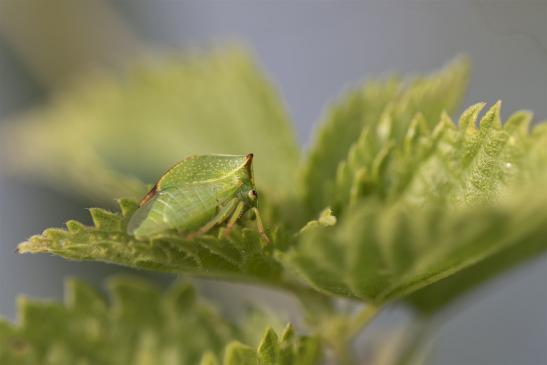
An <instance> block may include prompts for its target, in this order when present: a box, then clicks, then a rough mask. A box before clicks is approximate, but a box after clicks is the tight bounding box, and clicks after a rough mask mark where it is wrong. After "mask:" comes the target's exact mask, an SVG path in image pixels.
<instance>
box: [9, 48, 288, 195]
mask: <svg viewBox="0 0 547 365" xmlns="http://www.w3.org/2000/svg"><path fill="white" fill-rule="evenodd" d="M19 119H20V120H17V121H14V123H9V125H8V128H7V129H3V130H2V132H1V133H0V136H1V137H2V139H1V142H0V145H1V146H2V147H4V148H6V151H9V153H4V154H3V156H4V157H6V158H12V160H11V161H8V162H11V163H10V165H11V167H12V168H13V169H15V170H17V171H20V172H24V173H27V174H31V175H33V176H36V175H37V176H39V177H41V178H45V179H47V180H48V181H49V182H51V183H52V184H53V185H54V186H55V187H58V188H60V189H65V190H66V189H67V188H68V189H72V190H73V191H75V192H77V193H78V194H87V195H91V196H93V197H95V198H100V199H102V201H111V199H113V198H117V197H119V196H126V197H133V198H140V197H141V196H142V194H144V193H145V191H144V190H145V189H144V187H143V185H142V183H140V182H139V180H138V179H136V178H134V177H138V178H140V180H141V181H146V182H149V183H151V182H153V181H154V180H155V179H157V178H158V177H159V176H161V174H162V172H164V171H165V170H166V169H167V168H169V167H170V166H172V165H173V164H174V163H176V162H178V161H180V160H182V159H183V158H185V157H187V156H190V155H196V154H211V153H224V154H246V153H250V152H253V153H254V154H255V156H256V164H255V176H256V182H257V185H258V187H259V190H260V191H261V192H264V193H265V195H267V196H268V197H269V198H270V199H276V198H278V197H279V196H283V195H284V194H285V193H287V192H288V191H290V189H291V188H292V186H293V176H294V174H295V170H296V166H297V163H298V154H299V152H298V147H297V145H296V140H295V138H294V135H293V132H292V127H291V125H290V123H289V122H288V117H287V115H286V113H285V111H284V110H283V107H282V105H281V102H280V101H279V98H278V96H277V95H276V92H275V91H274V90H273V88H272V86H271V85H270V83H269V82H268V81H267V80H266V79H265V77H264V76H263V74H262V73H261V71H260V70H259V69H258V68H257V66H256V65H255V64H254V62H253V61H252V60H251V59H250V57H249V56H248V55H247V53H245V52H242V51H241V50H240V49H238V48H231V49H225V50H221V51H214V52H211V53H210V54H205V55H194V56H191V57H184V58H182V57H177V56H172V57H166V58H165V59H163V60H159V61H157V62H155V63H152V62H149V63H148V64H146V65H143V66H141V67H140V68H137V67H135V68H134V69H133V70H132V71H130V72H128V73H127V74H126V75H124V76H123V77H120V78H114V77H111V76H108V75H90V76H88V77H86V78H84V80H82V83H81V84H79V86H77V87H73V88H71V89H70V90H67V91H66V92H65V93H63V94H61V95H58V96H57V97H56V98H55V99H54V100H53V101H52V102H51V103H50V104H49V105H48V106H46V107H44V108H41V109H38V110H35V111H34V112H32V113H31V114H28V115H25V116H22V117H21V118H19ZM11 156H13V157H11Z"/></svg>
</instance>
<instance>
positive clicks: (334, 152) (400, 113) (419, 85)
mask: <svg viewBox="0 0 547 365" xmlns="http://www.w3.org/2000/svg"><path fill="white" fill-rule="evenodd" d="M467 78H468V64H467V62H466V61H465V60H463V59H460V60H457V61H455V62H453V63H452V64H450V65H449V66H447V67H446V68H445V69H444V70H442V71H440V72H439V73H437V74H433V75H431V76H429V77H426V78H418V79H416V80H414V81H409V82H407V83H400V82H397V81H394V80H391V81H389V82H386V83H371V84H369V85H367V86H365V87H364V88H363V89H361V90H357V91H355V92H353V93H351V94H350V95H349V96H348V97H346V98H344V99H343V101H342V102H341V103H340V104H339V105H337V106H335V107H334V108H333V109H332V110H331V112H330V114H329V116H328V117H327V119H326V121H325V122H324V123H323V125H322V127H321V129H320V130H319V133H318V135H317V138H316V141H315V143H314V144H313V146H312V148H311V150H310V152H309V156H308V159H307V161H306V163H305V165H304V166H303V174H302V181H303V188H302V189H303V194H304V197H303V200H304V204H305V205H306V218H308V219H310V218H311V217H313V216H315V215H316V214H317V213H318V212H319V211H320V210H321V209H323V208H325V207H327V206H328V205H330V204H332V201H333V199H332V198H333V194H335V193H336V192H337V191H339V189H340V187H339V186H336V184H337V182H336V179H335V178H334V176H336V175H337V171H338V174H343V172H340V169H344V160H345V159H346V158H347V156H348V153H349V154H350V155H351V154H352V153H353V152H352V150H354V149H355V148H357V147H355V144H356V143H357V144H358V145H359V144H363V143H364V142H363V141H361V142H359V140H360V139H361V140H362V139H365V140H366V146H365V147H364V148H365V149H368V150H370V153H372V154H374V155H376V154H377V153H378V152H379V151H382V150H385V149H386V148H388V146H389V145H388V143H390V141H393V142H396V143H398V142H401V140H402V138H403V135H404V133H405V131H406V130H407V128H408V124H409V123H410V120H411V119H412V117H414V115H415V114H416V113H417V112H421V113H422V114H423V115H424V117H425V118H426V120H428V121H429V123H435V122H436V121H437V120H438V118H439V116H440V114H441V112H442V111H443V110H448V111H453V110H454V109H455V108H456V107H457V105H458V104H459V102H460V100H461V98H462V96H463V92H464V90H465V88H466V86H467ZM363 134H368V135H365V136H364V135H363ZM360 135H361V137H359V136H360ZM380 162H381V161H380ZM370 173H371V171H367V170H364V171H362V178H363V179H365V180H366V179H367V174H370ZM338 179H339V178H338Z"/></svg>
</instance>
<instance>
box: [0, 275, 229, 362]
mask: <svg viewBox="0 0 547 365" xmlns="http://www.w3.org/2000/svg"><path fill="white" fill-rule="evenodd" d="M108 289H109V292H110V294H111V296H112V304H108V302H107V301H106V300H105V298H103V297H102V295H100V294H99V293H98V292H96V291H95V290H94V289H93V288H91V287H89V286H88V285H86V284H84V283H82V282H80V281H76V280H71V281H69V282H68V284H67V288H66V291H67V298H68V299H67V302H66V303H65V304H61V303H52V302H35V301H30V300H28V299H26V298H23V299H21V300H20V301H19V305H18V308H19V315H18V316H19V321H18V322H19V323H18V324H17V325H16V326H11V325H9V326H7V325H3V326H0V333H2V335H4V336H5V337H4V339H3V340H2V341H0V362H1V363H2V364H6V365H8V364H21V363H23V364H34V365H37V364H51V365H53V364H55V365H60V364H160V363H162V364H192V363H197V362H198V361H199V359H200V358H201V356H202V354H203V353H204V352H205V351H206V350H208V351H210V352H214V353H216V354H220V353H221V351H222V349H223V346H224V345H225V344H226V343H227V342H229V341H231V340H233V339H235V338H238V337H237V336H238V335H237V333H238V330H237V328H236V327H235V326H234V325H233V324H230V323H228V322H226V321H225V320H224V319H223V318H222V317H221V316H220V315H219V314H218V313H217V312H216V311H215V310H214V309H212V307H211V306H210V305H208V304H207V303H205V302H204V301H202V300H198V299H197V298H196V296H195V293H194V291H193V289H192V288H191V287H190V286H188V285H187V284H184V283H177V284H175V285H173V286H172V287H171V288H170V289H169V290H168V291H167V292H165V293H161V292H160V291H159V290H158V288H156V287H154V286H152V285H150V284H149V283H147V282H144V281H139V280H137V279H134V278H131V279H130V278H122V277H119V278H114V279H112V280H110V281H109V283H108ZM4 327H5V328H7V329H8V330H9V331H10V332H8V333H7V335H6V334H5V331H4V330H2V329H3V328H4Z"/></svg>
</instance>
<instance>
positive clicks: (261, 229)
mask: <svg viewBox="0 0 547 365" xmlns="http://www.w3.org/2000/svg"><path fill="white" fill-rule="evenodd" d="M253 212H254V214H255V217H256V228H257V229H258V233H260V235H261V236H262V239H263V240H264V241H265V242H266V243H270V239H269V238H268V236H267V235H266V232H264V225H263V224H262V218H260V213H259V212H258V209H257V208H256V207H253Z"/></svg>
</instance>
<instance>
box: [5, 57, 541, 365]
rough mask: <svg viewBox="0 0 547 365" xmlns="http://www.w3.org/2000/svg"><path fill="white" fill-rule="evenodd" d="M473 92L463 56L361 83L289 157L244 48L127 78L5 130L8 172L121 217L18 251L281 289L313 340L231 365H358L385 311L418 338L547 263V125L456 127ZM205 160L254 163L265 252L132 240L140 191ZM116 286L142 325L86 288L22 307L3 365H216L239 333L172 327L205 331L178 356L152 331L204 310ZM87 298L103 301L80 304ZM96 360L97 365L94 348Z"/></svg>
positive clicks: (218, 238)
mask: <svg viewBox="0 0 547 365" xmlns="http://www.w3.org/2000/svg"><path fill="white" fill-rule="evenodd" d="M467 79H468V65H467V62H466V60H465V59H458V60H456V61H454V62H452V63H451V64H450V65H448V66H446V67H445V68H444V69H443V70H441V71H439V72H438V73H435V74H432V75H431V76H427V77H419V78H415V79H400V78H392V79H389V80H387V81H373V82H368V83H367V84H365V85H364V86H361V87H358V88H356V89H354V90H352V91H350V92H348V93H347V95H345V96H344V97H343V98H342V99H341V100H340V102H339V103H337V104H335V105H334V106H332V107H331V109H330V112H329V113H328V114H327V116H326V118H325V120H324V121H323V122H322V125H321V128H320V130H319V132H318V134H317V138H316V139H315V142H314V143H313V144H312V146H311V148H310V150H309V151H308V152H307V153H306V154H305V155H304V156H303V157H300V152H299V150H298V148H297V145H296V142H295V139H294V136H293V135H292V132H291V127H290V122H289V120H288V118H287V116H286V113H285V112H284V111H283V108H282V106H281V103H280V102H279V100H278V98H277V96H276V94H275V92H274V91H273V89H272V87H271V86H270V85H269V83H268V82H267V81H266V80H265V78H264V77H263V76H262V75H261V73H260V72H259V71H258V69H257V68H256V66H255V65H254V63H253V62H252V61H251V60H250V59H249V58H248V57H247V56H246V55H245V53H244V52H241V51H240V50H238V49H229V50H227V51H217V52H214V53H212V54H208V55H196V56H193V57H191V58H189V59H184V60H181V59H179V58H177V57H175V58H172V59H170V60H168V61H165V62H160V63H159V64H155V65H152V66H142V67H140V68H137V69H135V70H134V71H133V72H132V73H129V74H128V75H127V76H126V77H125V78H123V79H119V80H114V79H111V78H108V77H106V76H102V77H95V78H93V79H92V80H90V82H89V83H87V84H86V85H85V86H83V87H80V88H76V89H75V90H72V91H71V93H70V94H68V95H61V96H59V98H58V99H56V100H55V101H54V102H52V104H51V105H50V106H48V107H46V108H45V109H43V110H39V111H37V112H35V113H32V114H30V115H27V116H25V117H23V118H22V119H23V120H21V121H20V123H17V124H12V126H11V127H10V128H9V129H8V130H5V131H3V133H2V135H3V136H8V138H7V139H6V140H5V141H3V144H4V145H6V146H7V147H8V148H9V150H10V151H11V152H12V154H13V155H16V156H17V163H16V164H13V166H12V167H13V168H14V170H16V171H18V172H22V173H25V174H30V175H32V176H36V175H37V176H40V177H43V178H45V179H46V180H48V181H50V182H52V183H53V184H54V186H56V187H60V188H63V189H70V190H71V191H73V192H76V193H79V194H84V195H88V196H90V197H93V198H95V199H99V200H101V201H108V200H109V199H112V198H115V197H118V196H120V195H124V196H125V198H123V199H119V200H118V204H119V209H117V211H116V212H111V211H108V210H104V209H99V208H93V209H91V210H90V212H91V216H92V219H93V225H92V226H85V225H83V224H81V223H79V222H76V221H69V222H67V224H66V226H67V228H66V229H56V228H52V229H48V230H46V231H44V232H43V233H42V234H41V235H37V236H33V237H31V238H30V239H29V240H28V241H27V242H24V243H22V244H20V245H19V252H21V253H27V252H28V253H51V254H55V255H59V256H62V257H65V258H67V259H72V260H97V261H105V262H110V263H116V264H121V265H125V266H129V267H133V268H140V269H148V270H156V271H165V272H173V273H184V274H189V275H194V276H202V277H209V278H214V279H218V280H224V279H230V280H239V281H242V282H249V283H254V284H258V285H266V286H270V287H274V288H279V289H281V290H285V291H288V292H289V293H292V294H294V295H295V296H296V297H297V298H298V299H299V300H300V301H301V303H302V304H303V305H302V307H303V310H304V312H305V318H306V321H307V325H306V328H304V329H302V330H303V331H304V332H306V333H307V336H308V337H298V336H296V335H294V334H292V329H288V330H285V332H284V333H283V334H281V335H280V336H279V335H278V334H276V333H275V332H274V331H272V330H267V332H266V335H264V337H263V339H262V342H261V343H260V344H259V345H258V350H254V349H252V348H251V347H247V346H244V345H241V344H240V343H237V344H236V343H232V344H230V345H228V347H227V348H226V350H225V351H224V352H223V353H224V355H223V356H224V363H225V364H289V363H295V364H296V363H297V364H314V363H319V362H320V359H321V355H320V354H325V353H328V352H332V353H334V354H335V356H336V358H337V359H338V361H339V362H340V363H344V364H352V363H354V362H355V361H357V360H356V359H354V358H353V355H352V351H351V342H352V340H353V338H354V336H355V335H356V334H357V333H359V332H360V331H361V330H362V329H363V327H365V326H366V325H367V324H368V323H369V322H370V321H371V320H372V319H373V318H374V316H375V315H376V314H377V313H378V312H379V311H380V310H382V309H383V308H385V307H386V306H387V305H389V304H391V303H394V302H402V303H405V304H407V305H408V306H410V307H411V308H413V309H414V310H415V311H416V313H417V314H416V321H417V322H421V323H426V322H427V319H428V318H432V317H433V316H435V315H436V314H437V313H439V312H441V311H442V310H443V309H444V308H446V307H447V306H449V305H450V304H452V303H454V302H455V301H456V300H457V299H459V298H461V297H462V296H463V295H465V294H466V293H467V292H469V291H470V290H471V289H473V288H475V287H476V286H478V285H479V284H481V283H482V282H484V281H485V280H486V279H488V278H490V277H492V276H494V275H496V274H498V273H499V272H501V271H504V270H507V269H509V268H511V267H513V266H515V265H517V264H519V263H521V262H523V261H525V260H527V259H530V258H532V257H534V256H537V255H539V254H540V253H542V252H544V251H545V250H546V249H547V240H545V237H547V209H546V208H547V197H546V196H545V194H543V193H542V190H543V189H544V186H545V184H546V183H547V148H546V147H545V146H547V128H546V127H547V124H545V123H540V124H537V125H536V126H534V127H533V128H530V126H529V123H530V121H531V114H530V113H528V112H517V113H515V114H513V115H511V116H510V117H509V118H508V119H507V120H506V121H505V123H502V121H501V117H500V103H496V104H495V105H493V106H491V107H490V108H489V109H488V110H487V111H486V112H484V113H483V114H482V116H480V113H481V111H482V109H483V108H484V106H485V105H484V104H482V103H481V104H476V105H473V106H471V107H469V108H468V109H466V110H465V111H464V112H463V113H462V114H461V116H460V117H459V118H458V119H457V121H456V122H453V121H452V119H451V117H450V115H452V114H453V113H454V111H455V110H456V108H457V107H458V105H459V103H460V101H461V99H462V95H463V93H464V90H465V88H466V85H467ZM151 121H153V122H154V123H151ZM45 131H47V134H45V133H44V132H45ZM45 135H47V137H46V138H44V136H45ZM28 146H32V149H30V148H27V147H28ZM213 152H223V153H235V154H243V153H247V152H253V153H254V154H255V158H256V161H255V169H256V171H255V176H256V184H257V189H258V190H259V191H260V193H261V199H262V200H261V211H262V213H263V214H264V221H265V226H266V227H269V229H268V235H269V237H271V241H272V242H271V244H270V245H265V244H264V243H263V242H262V241H261V238H260V236H259V234H258V233H257V232H256V230H255V229H254V228H247V227H245V226H241V227H240V228H238V229H234V231H233V232H232V234H231V235H230V236H229V237H224V236H223V235H222V234H221V232H212V233H211V234H208V235H204V236H201V237H198V238H196V239H193V240H187V239H185V237H182V236H180V235H177V234H174V233H172V232H170V233H166V234H164V235H163V236H161V237H158V238H154V239H152V240H147V239H141V240H137V239H136V238H135V237H133V236H131V235H129V234H127V223H128V220H129V218H130V217H131V215H132V213H133V212H134V211H135V209H136V208H137V202H136V199H137V198H139V197H140V196H141V195H142V194H143V193H144V192H145V191H146V189H145V184H144V183H141V182H140V181H141V179H142V181H146V182H153V180H154V179H155V178H157V177H158V176H159V175H160V173H161V172H162V170H164V169H165V168H167V167H168V166H169V165H170V164H172V163H173V162H175V161H176V160H178V159H180V158H181V157H184V156H185V155H190V154H197V153H213ZM221 230H222V228H221ZM125 283H126V284H124V285H127V286H128V287H131V288H134V287H135V288H137V289H135V290H133V289H131V290H129V291H130V293H129V294H128V295H130V296H133V297H134V298H135V299H136V300H135V301H133V302H132V303H131V304H128V307H127V311H129V312H131V313H132V316H133V318H135V320H136V321H135V324H134V326H135V327H133V328H129V329H128V327H127V323H125V322H124V320H123V318H121V317H120V314H119V313H118V312H119V309H118V310H116V308H117V306H118V307H119V305H118V304H116V303H117V301H120V300H121V299H120V297H121V296H120V294H119V292H118V289H115V290H113V293H114V298H115V300H114V304H113V307H112V309H111V310H109V309H108V306H107V305H106V304H104V302H103V301H102V299H97V297H96V295H95V294H90V293H92V290H91V289H89V288H87V287H86V286H83V285H81V284H78V285H76V286H74V287H73V288H72V289H71V291H70V292H71V293H72V294H73V295H72V297H76V295H75V294H74V293H75V291H79V290H80V291H82V293H83V294H82V295H86V296H90V297H91V298H92V299H90V300H76V299H75V300H72V301H69V302H68V303H67V305H66V306H62V305H57V304H52V305H34V304H28V303H27V304H25V303H26V302H23V304H22V305H21V311H22V318H21V321H22V322H21V323H20V324H19V326H15V327H14V326H12V325H9V324H1V326H0V331H1V332H0V334H1V336H2V337H3V338H4V339H5V340H4V341H3V344H4V345H3V347H0V359H13V356H20V357H21V356H27V357H24V358H25V361H27V363H29V364H35V363H47V361H50V363H51V361H53V360H50V359H63V361H65V362H67V363H75V362H76V361H80V362H78V363H82V364H87V363H94V361H99V360H97V359H96V358H94V357H93V356H99V355H98V353H97V354H96V353H95V352H100V353H101V354H105V355H104V356H105V358H104V359H100V361H102V362H101V363H105V364H110V363H116V362H115V361H116V360H114V359H116V356H126V357H124V359H139V360H138V361H137V360H132V361H133V363H139V364H140V363H142V364H147V363H154V364H156V363H165V364H187V363H188V364H190V363H196V361H197V359H198V358H200V357H201V356H202V354H205V355H204V357H203V360H202V364H216V363H217V358H216V357H217V356H219V354H221V353H222V350H221V349H222V347H223V346H224V345H225V344H226V343H227V342H229V341H232V340H239V341H243V340H244V338H247V339H248V338H249V337H250V336H248V335H243V334H242V331H241V330H240V329H238V328H239V327H238V325H237V324H232V323H226V322H225V321H223V320H221V319H220V318H218V316H217V315H212V316H213V317H214V318H216V319H214V320H211V321H208V322H207V325H206V326H205V327H206V330H205V329H203V328H202V327H204V326H202V325H199V324H197V323H196V322H190V323H189V324H188V323H186V322H185V324H184V325H182V324H181V328H191V327H192V326H194V327H196V331H199V333H200V334H199V336H202V334H201V331H202V330H203V331H205V332H204V333H203V336H204V338H206V339H207V340H206V341H205V340H204V341H203V342H200V344H199V346H198V345H195V346H194V344H184V345H182V344H181V343H178V342H177V340H176V338H178V337H177V336H179V334H180V332H176V331H179V330H180V331H182V329H175V332H176V333H179V334H173V335H172V333H171V332H170V331H172V330H173V329H172V328H169V325H168V322H169V320H167V321H166V320H164V319H158V318H160V317H161V318H164V317H165V316H167V315H169V316H174V318H175V317H176V318H178V317H177V316H178V315H179V311H180V312H184V311H192V313H193V314H192V316H193V317H195V321H197V322H199V321H201V319H200V318H202V317H203V316H205V317H208V316H209V314H207V315H204V314H203V313H204V311H209V310H210V309H206V308H205V307H202V306H200V305H198V304H196V302H195V301H194V300H193V299H192V301H191V304H188V300H187V299H185V297H184V296H185V295H186V294H184V293H186V291H188V290H190V289H188V288H187V287H175V289H173V290H174V293H175V294H169V293H172V292H169V293H168V294H167V295H166V297H165V298H164V299H157V300H156V299H154V303H148V304H141V303H140V301H139V300H137V298H141V297H142V298H144V297H151V296H152V297H154V298H159V296H158V294H157V293H156V294H153V295H151V294H146V293H143V291H149V290H153V289H150V288H148V287H147V289H142V290H141V287H140V286H139V285H141V284H133V282H125ZM133 285H134V287H133ZM181 288H182V289H181ZM181 293H182V294H181ZM124 295H125V294H124ZM174 296H175V297H176V298H175V297H174ZM177 296H178V297H177ZM179 297H180V298H179ZM173 298H175V299H173ZM177 298H178V299H177ZM339 298H347V299H348V300H352V301H355V302H357V303H362V308H361V310H360V311H359V312H358V313H356V314H355V313H352V312H350V311H346V310H342V309H340V307H339V306H337V305H336V304H337V303H336V302H337V301H338V300H340V299H339ZM88 302H89V303H95V302H96V303H98V304H96V308H88V306H89V305H90V304H89V303H88ZM160 302H161V303H160ZM175 302H176V303H179V302H180V305H179V304H176V303H175ZM146 305H148V307H146V308H145V306H146ZM80 306H81V307H82V308H80ZM34 307H37V308H42V309H39V310H43V311H44V313H46V312H47V313H51V315H49V323H59V326H62V328H65V327H64V325H63V323H65V322H67V320H69V321H73V322H72V323H78V321H82V323H88V321H90V322H89V323H92V322H93V321H98V323H102V325H104V326H106V327H107V328H109V330H110V331H112V332H111V333H110V332H108V333H109V335H111V336H112V340H111V341H110V340H108V341H107V342H109V344H103V343H101V342H100V341H99V339H94V340H93V339H92V340H89V341H88V342H86V341H84V339H81V340H80V336H72V335H70V334H71V333H72V332H70V331H72V330H73V329H72V326H71V325H68V324H67V325H66V328H67V329H66V332H63V331H57V332H53V333H51V335H47V334H46V332H43V333H42V332H40V331H34V328H33V327H35V326H39V325H40V326H44V327H47V324H38V323H35V322H33V321H32V320H31V318H33V316H32V315H31V314H32V313H31V314H28V313H29V308H34ZM166 308H167V309H166ZM91 311H95V312H93V313H91ZM31 312H32V311H31ZM109 313H110V314H109ZM116 313H117V314H116ZM144 313H146V314H144ZM208 313H209V312H208ZM211 313H212V312H211ZM42 315H44V314H42ZM149 316H152V317H153V319H150V318H148V317H149ZM154 316H155V317H154ZM141 317H143V318H141ZM203 320H206V319H203ZM270 320H271V321H275V320H273V319H270ZM141 321H142V322H143V323H141ZM146 321H149V322H148V324H146V323H144V322H146ZM173 321H174V322H175V323H178V322H177V321H178V320H173ZM266 322H267V321H266ZM162 323H164V324H165V326H163V325H162ZM51 325H52V326H53V324H51ZM56 326H57V325H56ZM86 326H87V325H86ZM89 326H90V331H91V330H93V326H95V325H94V324H90V325H89ZM148 326H150V328H149V327H148ZM162 326H163V327H162ZM184 326H187V327H184ZM188 326H189V327H188ZM84 327H85V326H84ZM198 327H199V329H197V328H198ZM29 328H33V331H29ZM46 330H47V329H44V331H46ZM82 330H85V329H82ZM118 331H128V332H127V333H132V334H134V335H131V336H133V337H131V336H130V337H131V338H132V339H133V340H132V341H133V342H131V343H128V342H127V341H126V342H124V341H122V342H121V343H118V342H116V341H121V340H120V338H119V336H120V332H118ZM192 331H194V329H192ZM171 335H172V336H173V338H171ZM423 335H424V336H427V331H425V332H423ZM245 336H247V337H245ZM122 337H123V336H122ZM413 338H414V339H415V341H418V340H419V338H421V337H420V336H413ZM65 340H66V341H75V342H74V343H72V342H71V343H70V344H69V343H68V342H65ZM96 341H99V342H96ZM112 343H116V346H114V347H113V348H111V347H108V346H110V344H112ZM247 343H249V344H252V340H251V341H249V340H247ZM10 344H11V345H10ZM103 345H104V346H107V347H108V350H104V351H100V350H99V349H101V346H103ZM252 345H254V344H252ZM414 345H415V346H414V347H417V346H418V344H417V342H416V343H415V344H414ZM0 346H2V345H0ZM200 346H201V347H200ZM412 347H413V343H412V342H411V343H410V344H406V345H405V346H399V347H397V348H396V349H395V350H393V351H395V352H397V353H399V354H400V355H399V356H398V357H397V356H395V357H394V360H393V361H394V363H399V362H400V363H402V361H408V359H409V356H410V355H409V354H410V353H411V352H412V351H410V350H409V349H412ZM147 349H149V350H147ZM156 350H157V351H160V352H161V353H159V352H157V351H156ZM143 351H144V352H143ZM162 351H163V352H162ZM14 353H15V355H14ZM173 353H177V354H178V355H173ZM10 356H11V357H10ZM106 356H112V357H106ZM140 356H142V358H141V357H140ZM158 356H159V357H158ZM170 356H172V357H170ZM158 358H161V359H162V361H163V362H161V361H159V360H157V359H158ZM65 359H66V360H65ZM140 359H142V360H140ZM7 361H10V360H5V361H4V362H3V363H8V364H9V362H7ZM55 361H57V360H55ZM141 361H142V362H141ZM12 363H13V361H12ZM55 363H61V362H60V360H59V361H57V362H55ZM126 363H128V362H126Z"/></svg>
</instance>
